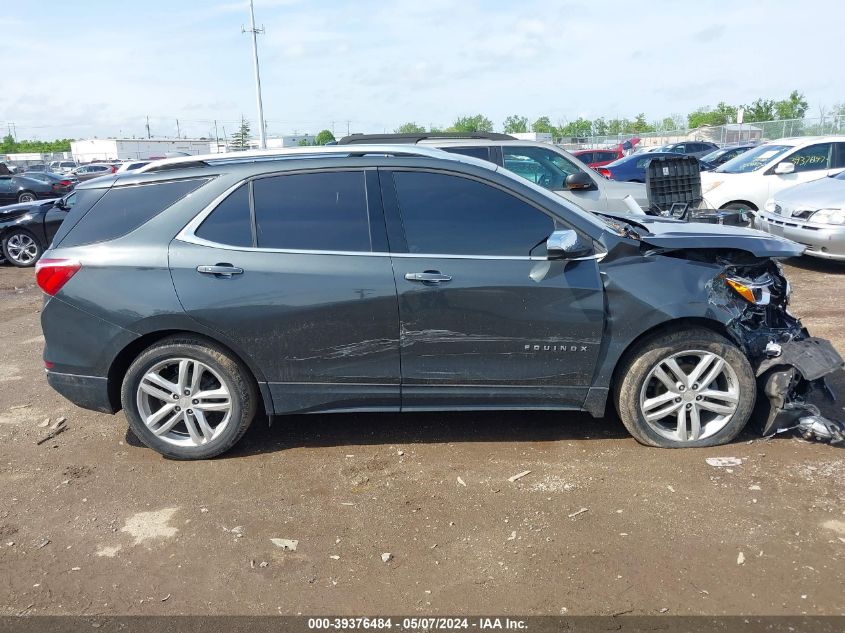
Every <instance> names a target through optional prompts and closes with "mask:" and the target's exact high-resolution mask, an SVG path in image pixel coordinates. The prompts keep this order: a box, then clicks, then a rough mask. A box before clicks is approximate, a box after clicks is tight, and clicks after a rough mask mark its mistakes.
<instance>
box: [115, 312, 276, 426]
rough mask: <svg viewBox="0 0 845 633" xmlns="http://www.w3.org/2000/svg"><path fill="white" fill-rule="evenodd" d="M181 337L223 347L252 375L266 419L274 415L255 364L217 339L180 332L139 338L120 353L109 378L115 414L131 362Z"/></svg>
mask: <svg viewBox="0 0 845 633" xmlns="http://www.w3.org/2000/svg"><path fill="white" fill-rule="evenodd" d="M180 335H181V336H190V337H191V338H197V339H200V340H203V341H207V342H209V343H212V344H214V345H216V346H217V347H222V348H223V349H224V350H225V351H226V352H227V353H228V354H231V356H232V358H234V359H236V360H237V361H239V362H240V363H241V364H242V365H243V366H244V367H246V369H247V370H248V371H249V378H250V379H251V380H252V381H253V383H254V384H255V387H256V389H257V390H258V392H259V393H260V394H261V403H260V405H261V407H262V408H263V410H264V413H265V414H267V415H272V413H273V401H272V396H271V394H270V390H269V389H268V388H267V385H266V383H265V382H263V381H261V380H259V379H258V375H257V372H256V369H255V368H254V367H253V366H252V363H251V362H249V359H247V358H244V356H243V355H242V354H239V353H238V352H236V351H235V350H234V349H232V347H231V346H230V345H227V344H226V343H224V342H222V341H220V340H219V339H215V338H213V337H211V336H208V335H207V334H203V333H201V332H195V331H191V330H186V329H180V328H174V329H167V330H156V331H154V332H148V333H146V334H143V335H141V336H139V337H138V338H136V339H133V340H132V341H131V342H130V343H128V344H127V345H126V346H125V347H124V348H123V349H121V350H120V351H119V352H118V353H117V355H116V356H115V357H114V360H113V361H112V363H111V365H110V366H109V370H108V374H107V377H108V396H109V403H110V404H111V407H112V409H113V410H114V411H115V412H117V411H120V410H121V408H122V407H121V403H120V390H121V387H122V386H123V378H124V376H126V372H127V370H128V369H129V366H130V365H131V364H132V362H133V361H134V360H135V359H136V358H138V356H140V355H141V354H142V353H143V352H144V350H146V349H148V348H149V347H150V346H151V345H154V344H155V343H157V342H159V341H161V340H163V339H165V338H168V337H171V336H180ZM259 413H260V411H259Z"/></svg>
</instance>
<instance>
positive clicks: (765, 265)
mask: <svg viewBox="0 0 845 633" xmlns="http://www.w3.org/2000/svg"><path fill="white" fill-rule="evenodd" d="M717 263H719V264H720V265H722V266H723V273H722V274H721V275H719V276H718V277H716V278H715V279H714V280H713V281H712V284H711V287H710V288H709V291H710V297H711V298H710V301H711V303H712V304H714V305H715V306H717V307H718V308H719V309H723V310H728V311H730V312H731V318H730V320H729V321H727V330H728V333H729V334H730V336H731V337H732V338H733V339H734V341H735V342H736V343H737V344H738V345H739V346H740V347H741V348H742V349H743V351H744V352H745V354H746V356H747V357H748V359H749V360H750V361H751V365H752V367H753V368H754V371H755V374H756V376H757V390H758V394H757V404H756V406H755V410H754V415H753V417H752V423H754V424H755V425H756V426H757V427H758V430H759V432H760V433H761V434H762V435H763V436H765V437H768V436H772V435H774V434H776V433H782V432H785V431H789V430H793V429H794V430H796V431H797V432H798V433H799V434H801V435H802V436H803V437H804V438H805V439H816V440H821V441H829V442H830V443H832V444H840V443H843V442H845V423H843V422H842V421H836V420H830V419H828V418H826V417H824V416H823V415H822V414H821V412H820V411H819V409H818V407H816V406H815V405H813V404H810V402H808V397H809V396H810V394H811V393H813V392H816V391H820V392H822V393H823V394H824V395H825V396H826V397H828V398H830V399H831V400H833V398H834V396H833V392H832V391H831V390H830V388H829V387H828V386H827V384H826V382H825V376H827V375H829V374H831V373H832V372H834V371H836V370H837V369H839V368H841V367H842V365H843V360H842V357H841V356H840V355H839V353H838V352H837V351H836V349H834V347H833V345H832V344H831V343H830V342H829V341H827V340H824V339H820V338H815V337H812V336H810V334H809V332H808V331H807V329H806V328H805V327H804V326H803V325H802V324H801V321H800V320H799V319H797V318H796V317H794V316H792V315H791V314H790V313H789V310H788V304H789V293H790V287H789V282H788V281H787V279H786V278H785V277H784V275H783V271H782V269H781V266H780V264H779V263H778V262H777V261H776V260H774V259H760V258H752V257H750V256H745V257H743V256H742V255H737V254H736V253H725V254H723V255H722V256H719V257H717ZM738 298H739V300H738ZM764 396H765V397H764Z"/></svg>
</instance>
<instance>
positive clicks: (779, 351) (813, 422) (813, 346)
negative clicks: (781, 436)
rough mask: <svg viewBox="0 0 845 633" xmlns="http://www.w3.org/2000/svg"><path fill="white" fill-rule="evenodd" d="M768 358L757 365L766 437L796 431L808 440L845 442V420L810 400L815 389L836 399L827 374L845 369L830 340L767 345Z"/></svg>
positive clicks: (760, 421)
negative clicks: (830, 416)
mask: <svg viewBox="0 0 845 633" xmlns="http://www.w3.org/2000/svg"><path fill="white" fill-rule="evenodd" d="M767 352H768V357H767V358H765V359H764V360H763V361H762V362H761V363H760V364H759V366H758V367H757V383H758V390H759V391H760V392H761V394H760V395H762V394H765V396H766V399H763V398H762V397H758V399H757V407H756V408H755V419H756V421H757V424H758V425H759V426H760V432H761V434H762V435H763V436H764V437H770V436H772V435H775V434H776V433H783V432H785V431H789V430H793V429H794V430H796V431H797V432H798V433H800V434H801V435H802V436H803V437H804V438H805V439H817V440H821V441H829V442H830V443H831V444H840V443H843V442H845V423H843V422H841V421H836V420H830V419H828V418H826V417H824V416H823V415H822V414H821V412H820V411H819V409H818V407H816V406H815V405H812V404H810V403H809V402H807V398H808V396H809V395H810V394H811V393H812V392H814V391H819V390H820V391H822V392H823V393H824V394H825V395H826V396H827V397H828V398H830V399H831V400H833V398H834V396H833V392H831V390H830V388H829V387H828V386H827V384H826V383H825V376H827V375H829V374H830V373H832V372H834V371H836V370H837V369H839V368H841V367H842V365H843V360H842V357H841V356H840V355H839V353H838V352H837V351H836V350H835V349H834V347H833V345H832V344H831V343H830V341H826V340H824V339H819V338H815V337H807V338H803V339H800V340H797V339H792V340H789V341H786V342H784V343H775V342H772V343H771V345H769V346H767Z"/></svg>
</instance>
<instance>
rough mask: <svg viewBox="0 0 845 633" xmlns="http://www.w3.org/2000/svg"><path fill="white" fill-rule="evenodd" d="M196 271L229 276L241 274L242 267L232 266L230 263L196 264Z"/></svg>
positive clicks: (204, 273)
mask: <svg viewBox="0 0 845 633" xmlns="http://www.w3.org/2000/svg"><path fill="white" fill-rule="evenodd" d="M197 272H198V273H202V274H203V275H219V276H221V277H231V276H232V275H240V274H242V273H243V272H244V269H243V268H238V267H237V266H232V265H231V264H215V265H214V266H197Z"/></svg>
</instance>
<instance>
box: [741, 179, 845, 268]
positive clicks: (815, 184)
mask: <svg viewBox="0 0 845 633" xmlns="http://www.w3.org/2000/svg"><path fill="white" fill-rule="evenodd" d="M754 228H756V229H760V230H761V231H765V232H767V233H771V234H772V235H779V236H781V237H786V238H789V239H790V240H793V241H795V242H798V243H799V244H803V245H804V246H806V247H807V250H805V251H804V254H805V255H810V256H812V257H820V258H823V259H836V260H839V261H845V172H840V173H839V174H837V175H835V176H829V177H827V178H819V179H818V180H813V181H811V182H806V183H804V184H801V185H796V186H794V187H788V188H786V189H783V190H781V191H779V192H778V193H776V194H775V195H774V197H773V198H770V199H769V200H768V201H767V202H766V204H765V206H764V208H763V210H761V211H758V212H757V213H756V214H755V216H754Z"/></svg>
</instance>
